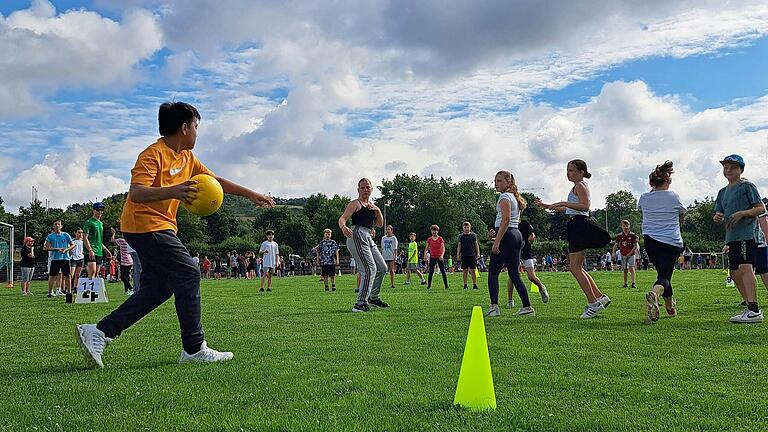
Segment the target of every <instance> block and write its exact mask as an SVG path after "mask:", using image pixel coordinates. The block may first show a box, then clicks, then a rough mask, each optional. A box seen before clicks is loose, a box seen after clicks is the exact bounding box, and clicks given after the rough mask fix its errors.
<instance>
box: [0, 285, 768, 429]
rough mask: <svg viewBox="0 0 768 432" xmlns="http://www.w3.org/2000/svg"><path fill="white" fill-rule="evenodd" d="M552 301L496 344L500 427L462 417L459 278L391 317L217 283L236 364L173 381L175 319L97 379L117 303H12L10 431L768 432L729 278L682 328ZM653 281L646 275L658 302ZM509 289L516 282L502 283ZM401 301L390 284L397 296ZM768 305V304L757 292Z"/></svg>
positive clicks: (751, 346) (392, 296)
mask: <svg viewBox="0 0 768 432" xmlns="http://www.w3.org/2000/svg"><path fill="white" fill-rule="evenodd" d="M540 276H541V278H542V280H543V281H544V282H545V283H546V284H547V286H548V287H549V291H550V294H551V297H552V300H551V301H550V303H549V304H546V305H543V304H541V301H540V298H539V297H538V295H537V294H533V296H534V297H532V299H533V306H534V307H535V308H536V312H537V316H536V317H533V318H515V317H514V316H513V315H512V312H514V310H510V309H505V308H503V309H502V316H501V317H498V318H492V319H489V318H487V317H486V319H485V326H486V333H487V337H488V344H489V349H490V357H491V366H492V368H493V378H494V385H495V389H496V398H497V403H498V409H497V410H496V411H492V412H481V413H478V412H471V411H467V410H464V409H460V408H456V407H454V406H453V404H452V403H453V396H454V391H455V386H456V382H457V379H458V374H459V367H460V362H461V357H462V353H463V350H464V342H465V338H466V335H467V330H468V326H469V319H470V315H471V310H472V306H473V305H481V306H483V308H484V309H485V308H487V305H488V295H487V284H486V278H485V277H486V275H485V274H483V275H482V278H481V281H480V286H481V288H485V289H480V290H476V291H472V290H469V291H463V290H462V289H461V282H460V276H459V275H458V274H457V275H454V276H452V277H451V278H450V283H452V284H453V285H452V287H451V289H450V290H448V291H447V292H446V291H444V290H443V289H442V284H441V282H440V281H439V280H436V284H435V285H436V287H437V289H434V288H433V289H432V290H431V291H430V292H427V291H426V290H425V289H423V287H421V286H419V285H418V284H416V285H410V286H407V287H406V286H403V285H402V281H403V277H402V276H400V275H398V285H397V288H396V289H389V288H385V289H384V290H383V295H382V298H383V299H384V300H385V301H387V302H389V303H390V304H391V305H392V307H391V308H390V309H388V310H374V311H373V312H370V313H366V314H352V313H351V312H350V308H351V306H352V304H353V302H354V293H353V285H352V284H353V282H352V281H353V280H352V277H351V276H345V277H342V278H341V279H340V281H339V289H340V290H339V291H338V292H336V293H326V292H323V290H322V284H321V283H320V282H318V280H317V278H315V277H309V276H306V277H293V278H287V279H280V280H277V281H276V282H275V284H274V285H275V292H273V293H271V294H266V295H265V294H258V293H257V292H256V284H255V282H253V281H242V280H241V281H218V282H216V281H204V282H203V287H202V291H203V293H202V296H203V324H204V328H205V330H206V333H207V335H206V339H207V340H208V342H209V344H210V345H211V346H212V347H213V348H216V349H219V350H230V351H233V352H234V353H235V359H234V360H233V361H231V362H228V363H222V364H214V365H202V364H185V365H181V366H180V365H178V364H177V361H178V356H179V352H180V349H181V343H180V340H179V335H178V323H177V321H176V315H175V310H174V307H173V302H172V301H169V302H167V303H166V304H165V305H163V306H162V307H160V308H159V309H158V310H156V311H155V312H153V313H152V314H150V315H149V316H147V317H146V318H144V319H143V320H142V321H140V322H139V323H138V324H136V325H135V326H134V327H132V328H131V329H129V330H128V331H126V332H125V333H124V334H123V336H121V337H120V338H118V339H117V340H115V342H114V343H113V344H112V345H110V346H109V347H108V348H107V350H106V352H105V355H104V362H105V365H106V368H105V369H103V370H87V369H85V366H84V361H83V359H82V357H81V354H80V352H79V351H78V349H77V345H76V343H75V340H74V336H73V326H74V324H75V323H88V322H96V321H97V320H98V319H100V318H101V317H102V316H103V315H105V314H107V313H108V312H110V311H111V310H112V309H113V308H115V307H116V306H117V305H118V304H119V302H120V301H122V300H123V299H124V298H125V297H124V296H123V294H122V287H121V286H118V284H110V285H109V291H110V295H111V303H109V304H93V305H67V304H64V302H63V299H62V298H61V297H59V298H55V299H48V298H45V295H44V291H45V288H44V285H43V284H42V283H39V282H38V283H35V284H34V285H33V287H32V290H33V292H35V293H36V295H34V296H33V297H31V298H26V297H21V295H20V294H19V290H18V289H14V290H10V289H3V290H2V291H0V316H1V317H2V330H1V331H0V350H1V351H0V352H2V361H1V362H0V374H1V375H2V383H3V384H2V385H1V386H0V395H2V401H3V409H2V414H0V430H3V431H21V430H51V431H54V430H71V431H89V430H93V431H105V430H127V431H138V430H151V431H166V430H174V431H176V430H178V431H188V430H235V431H237V430H291V431H299V430H436V431H447V430H478V431H479V430H484V431H491V430H499V431H502V430H532V431H543V430H558V431H562V430H572V431H595V430H643V431H650V430H659V431H669V430H710V431H725V430H755V431H756V430H766V429H767V428H768V400H767V399H766V389H767V388H768V373H766V370H768V344H767V342H768V323H765V324H755V325H735V324H730V323H728V318H729V317H730V316H731V315H733V314H735V313H736V312H738V311H739V308H738V306H737V305H738V303H739V301H740V299H739V298H738V295H737V293H736V290H735V289H734V288H725V287H724V283H723V281H724V276H723V275H722V273H721V272H719V271H705V270H702V271H688V272H676V273H675V286H676V297H677V298H678V309H679V316H678V317H676V318H666V317H663V318H662V319H661V320H659V322H657V323H656V324H653V325H649V324H646V323H645V315H644V309H643V304H644V303H643V301H644V292H645V289H637V290H631V289H623V288H620V286H621V279H620V278H621V275H620V273H619V272H615V273H593V276H594V278H595V280H596V281H597V283H598V285H599V286H601V287H602V288H603V289H604V291H605V292H606V293H608V294H609V295H610V296H611V297H612V299H613V303H612V305H611V306H610V307H609V309H608V310H607V311H606V312H605V313H604V314H602V315H601V316H599V317H598V318H596V319H593V320H579V319H578V316H579V314H580V313H581V311H582V308H583V305H584V303H585V301H584V297H583V295H582V294H581V291H580V290H579V289H578V287H577V286H576V284H575V282H574V281H573V279H572V278H571V277H570V275H569V274H566V273H543V274H540ZM654 277H655V273H651V272H640V273H639V281H640V286H642V287H644V288H647V286H648V284H649V283H650V282H651V279H652V278H654ZM505 279H506V278H504V280H505ZM385 285H388V283H385ZM759 296H760V297H761V298H762V299H764V301H768V296H767V295H766V291H765V288H764V287H763V286H762V285H760V288H759Z"/></svg>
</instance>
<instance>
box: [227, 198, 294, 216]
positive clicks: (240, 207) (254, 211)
mask: <svg viewBox="0 0 768 432" xmlns="http://www.w3.org/2000/svg"><path fill="white" fill-rule="evenodd" d="M273 199H274V200H275V204H276V205H284V206H288V207H290V208H291V209H292V210H293V211H295V212H301V211H302V209H303V208H304V204H305V203H306V202H307V199H306V198H289V199H285V198H280V197H273ZM222 206H223V207H225V208H226V209H227V210H229V211H230V212H231V213H232V214H234V215H236V216H239V217H245V218H253V217H256V215H258V214H259V212H260V211H261V210H260V209H259V208H257V207H256V206H255V205H253V203H252V202H250V201H249V200H248V198H244V197H241V196H237V195H224V204H222Z"/></svg>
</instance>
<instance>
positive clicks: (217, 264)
mask: <svg viewBox="0 0 768 432" xmlns="http://www.w3.org/2000/svg"><path fill="white" fill-rule="evenodd" d="M213 278H214V279H215V280H221V257H219V256H218V255H216V256H214V257H213Z"/></svg>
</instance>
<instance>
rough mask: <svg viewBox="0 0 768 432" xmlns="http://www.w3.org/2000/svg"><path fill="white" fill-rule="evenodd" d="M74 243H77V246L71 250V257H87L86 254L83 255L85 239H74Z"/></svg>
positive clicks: (75, 258)
mask: <svg viewBox="0 0 768 432" xmlns="http://www.w3.org/2000/svg"><path fill="white" fill-rule="evenodd" d="M72 243H74V244H75V248H74V249H72V250H71V251H69V256H70V259H73V260H75V261H77V260H81V259H85V256H84V255H83V241H82V240H72Z"/></svg>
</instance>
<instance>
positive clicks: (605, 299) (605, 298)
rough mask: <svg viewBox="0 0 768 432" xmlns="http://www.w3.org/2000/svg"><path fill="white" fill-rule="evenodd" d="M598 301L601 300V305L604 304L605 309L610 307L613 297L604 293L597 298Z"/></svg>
mask: <svg viewBox="0 0 768 432" xmlns="http://www.w3.org/2000/svg"><path fill="white" fill-rule="evenodd" d="M597 301H598V302H600V304H601V305H603V309H608V305H609V304H611V298H610V297H608V296H607V295H605V294H603V296H602V297H600V298H599V299H597Z"/></svg>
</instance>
